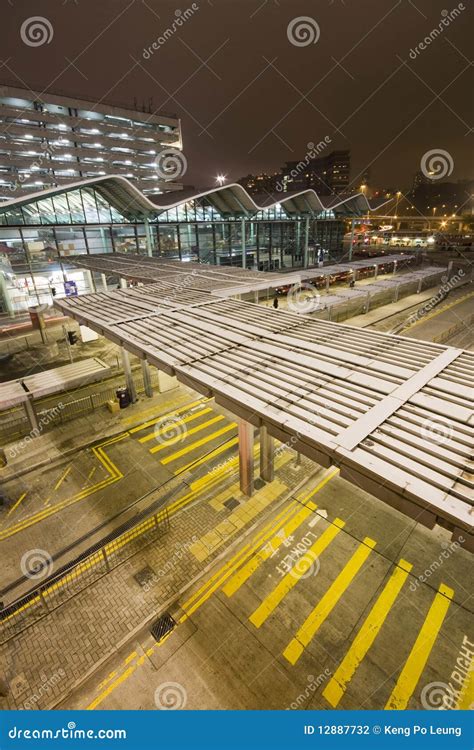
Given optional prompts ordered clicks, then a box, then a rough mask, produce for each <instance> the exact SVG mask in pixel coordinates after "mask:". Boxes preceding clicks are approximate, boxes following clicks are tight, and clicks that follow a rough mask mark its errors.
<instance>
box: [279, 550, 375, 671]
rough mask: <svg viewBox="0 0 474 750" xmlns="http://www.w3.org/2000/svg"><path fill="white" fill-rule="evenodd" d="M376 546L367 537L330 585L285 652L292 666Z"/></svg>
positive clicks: (284, 654)
mask: <svg viewBox="0 0 474 750" xmlns="http://www.w3.org/2000/svg"><path fill="white" fill-rule="evenodd" d="M375 545H376V542H374V540H373V539H370V538H369V537H365V539H364V540H363V542H362V544H360V545H359V547H358V548H357V549H356V551H355V552H354V554H353V555H352V557H351V559H350V560H349V562H348V563H347V564H346V565H345V566H344V567H343V569H342V570H341V572H340V573H339V575H338V576H337V578H336V580H335V581H334V582H333V583H332V584H331V585H330V587H329V588H328V590H327V591H326V593H325V594H324V596H323V597H322V599H320V601H319V602H318V604H317V605H316V607H315V608H314V609H313V611H312V612H311V614H310V615H309V616H308V617H307V618H306V620H305V621H304V623H303V625H302V626H301V627H300V629H299V630H298V632H297V633H296V636H295V637H294V638H293V639H292V640H291V641H290V643H289V644H288V646H287V647H286V648H285V650H284V651H283V656H284V657H285V659H287V660H288V661H289V662H290V664H296V662H297V661H298V659H299V658H300V656H301V654H302V653H303V651H304V649H305V648H306V646H308V645H309V644H310V643H311V641H312V640H313V638H314V636H315V635H316V633H317V632H318V630H319V628H320V627H321V625H322V624H323V622H324V621H325V620H326V618H327V617H328V615H329V614H330V613H331V612H332V610H333V609H334V607H335V606H336V604H337V603H338V601H339V599H340V598H341V596H342V594H343V593H344V591H345V590H346V589H347V588H348V586H349V585H350V583H351V582H352V580H353V579H354V577H355V576H356V575H357V573H358V572H359V570H360V569H361V567H362V565H363V564H364V562H365V561H366V560H367V558H368V556H369V555H370V553H371V552H372V550H373V548H374V547H375Z"/></svg>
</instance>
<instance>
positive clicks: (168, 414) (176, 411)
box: [124, 398, 208, 434]
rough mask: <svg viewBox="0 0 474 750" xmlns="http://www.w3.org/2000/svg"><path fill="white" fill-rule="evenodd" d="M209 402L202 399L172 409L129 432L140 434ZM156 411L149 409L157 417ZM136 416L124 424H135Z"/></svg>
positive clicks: (125, 420)
mask: <svg viewBox="0 0 474 750" xmlns="http://www.w3.org/2000/svg"><path fill="white" fill-rule="evenodd" d="M207 400H208V399H202V398H200V399H199V400H198V401H192V402H191V403H190V404H185V405H184V406H181V407H179V408H178V409H172V410H171V411H168V412H166V414H160V415H159V416H158V417H157V416H154V417H153V419H150V420H148V421H147V422H143V424H139V425H137V427H132V428H131V429H130V430H129V432H130V433H131V434H134V433H135V432H140V431H141V430H146V429H147V427H151V426H152V425H154V424H156V423H157V422H159V421H160V420H162V419H166V417H171V416H174V415H175V414H182V413H183V411H188V410H189V409H192V408H193V406H198V404H202V403H204V401H207ZM156 409H157V407H155V409H148V411H149V412H150V411H155V415H156ZM143 413H144V414H146V412H143ZM136 416H137V415H135V417H131V418H129V419H124V422H125V423H126V422H134V421H135V419H136Z"/></svg>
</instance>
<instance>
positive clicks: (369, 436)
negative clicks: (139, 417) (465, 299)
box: [54, 281, 474, 547]
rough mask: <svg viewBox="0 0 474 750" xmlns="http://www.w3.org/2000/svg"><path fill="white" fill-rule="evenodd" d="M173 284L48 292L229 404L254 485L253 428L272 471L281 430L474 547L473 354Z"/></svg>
mask: <svg viewBox="0 0 474 750" xmlns="http://www.w3.org/2000/svg"><path fill="white" fill-rule="evenodd" d="M165 289H166V282H165V281H163V282H161V284H150V285H147V286H145V287H140V288H137V289H131V290H117V291H115V292H111V293H103V294H97V295H87V296H82V297H76V298H70V299H56V300H55V301H54V304H55V306H56V307H57V308H59V309H61V310H62V311H63V312H64V313H65V314H66V315H69V316H71V317H72V318H74V319H75V320H77V321H78V322H80V323H85V324H87V325H88V326H90V327H91V328H93V329H94V330H96V331H97V332H98V333H100V334H102V335H104V336H106V337H107V338H108V339H110V340H112V341H114V342H116V343H117V344H119V345H120V346H122V347H123V350H124V351H125V352H126V353H127V352H132V353H133V354H136V355H137V356H139V357H141V358H145V359H146V361H148V362H149V363H150V364H152V365H155V366H156V367H158V368H160V369H162V370H164V371H165V372H167V373H168V374H170V375H175V376H176V377H177V378H178V380H179V381H181V382H182V383H184V384H186V385H188V386H190V387H192V388H194V389H195V390H196V391H198V392H199V393H202V394H203V395H205V396H208V397H214V398H215V399H216V401H217V402H218V403H220V404H222V405H223V406H225V407H226V408H228V409H229V410H230V411H231V412H232V413H234V414H235V415H236V416H237V417H238V418H239V420H240V421H239V448H240V469H241V488H242V490H243V491H244V492H246V493H247V494H251V493H252V490H253V462H252V461H251V456H252V455H253V440H254V427H258V428H259V429H260V439H261V452H260V453H261V474H262V476H263V477H264V478H265V477H266V476H271V468H272V465H273V438H276V439H278V440H279V441H281V442H284V443H285V442H286V443H289V444H291V445H292V446H293V447H294V448H295V449H296V450H298V451H299V452H301V453H303V454H304V455H307V456H308V457H310V458H311V459H313V460H314V461H316V462H317V463H319V464H320V465H322V466H330V465H331V464H335V465H337V466H339V467H340V469H341V475H342V476H343V477H344V478H346V479H347V480H348V481H349V482H353V483H354V484H356V485H358V486H360V487H361V488H363V489H365V490H366V491H368V492H370V493H371V494H373V495H375V496H376V497H378V498H380V499H381V500H383V501H384V502H387V503H389V504H390V505H392V506H393V507H395V508H397V509H399V510H400V511H401V512H403V513H405V514H407V515H409V516H411V517H412V518H414V519H416V520H417V521H419V522H420V523H423V524H425V525H426V526H428V527H430V528H431V527H433V526H434V525H435V524H436V523H439V524H442V525H443V526H446V527H448V528H449V529H450V530H451V531H452V532H453V537H454V538H456V539H461V537H462V538H463V539H464V546H471V547H472V545H473V536H472V517H473V509H472V505H473V498H474V483H473V445H474V414H473V407H474V391H473V388H472V385H473V382H474V354H472V353H469V352H466V351H464V350H462V349H457V348H454V347H446V346H442V345H438V344H431V343H427V342H424V341H414V340H412V339H409V338H404V337H399V336H393V335H389V334H384V333H379V332H375V331H369V330H361V329H360V328H353V327H351V326H347V325H340V324H335V323H331V322H327V321H322V320H314V319H313V318H311V317H309V316H304V315H298V314H294V313H290V312H286V311H281V310H274V309H267V308H262V307H259V306H257V305H254V304H252V303H248V302H242V301H239V300H235V299H225V300H223V299H219V298H216V296H215V295H213V294H212V293H211V291H210V290H207V291H202V290H199V289H197V290H195V289H186V290H184V291H180V290H179V289H177V288H174V291H173V293H172V294H169V296H166V291H165ZM170 289H172V285H170V286H169V287H168V291H169V290H170Z"/></svg>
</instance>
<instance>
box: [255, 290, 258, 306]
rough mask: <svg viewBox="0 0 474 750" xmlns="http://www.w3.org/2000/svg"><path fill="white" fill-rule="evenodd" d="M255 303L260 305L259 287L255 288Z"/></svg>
mask: <svg viewBox="0 0 474 750" xmlns="http://www.w3.org/2000/svg"><path fill="white" fill-rule="evenodd" d="M255 303H256V304H257V305H258V289H256V290H255Z"/></svg>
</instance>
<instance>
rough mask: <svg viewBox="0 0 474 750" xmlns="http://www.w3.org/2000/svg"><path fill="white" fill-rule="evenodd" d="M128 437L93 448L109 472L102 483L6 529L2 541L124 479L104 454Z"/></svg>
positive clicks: (0, 538)
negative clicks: (110, 447)
mask: <svg viewBox="0 0 474 750" xmlns="http://www.w3.org/2000/svg"><path fill="white" fill-rule="evenodd" d="M127 436H128V433H123V434H122V435H119V436H118V437H115V438H112V439H111V440H106V441H105V442H104V443H101V444H100V445H98V446H96V447H95V448H93V453H94V455H95V456H96V458H97V459H98V460H99V461H100V463H101V464H102V465H103V466H104V468H105V469H106V471H107V474H108V476H107V477H106V479H102V480H101V481H100V482H98V483H97V484H94V485H92V486H91V487H89V488H88V489H86V490H81V491H80V492H78V493H76V494H75V495H72V497H70V498H66V499H65V500H62V501H61V502H59V503H56V504H55V505H53V506H51V507H46V508H45V509H44V510H40V511H38V513H34V514H33V515H31V516H29V517H28V518H25V519H23V520H22V521H19V522H18V523H17V524H15V525H13V526H10V527H9V528H8V529H5V531H0V540H3V539H7V538H8V537H10V536H13V535H14V534H17V533H18V532H19V531H23V530H24V529H26V528H28V527H29V526H33V525H34V524H35V523H39V521H42V520H44V519H45V518H48V516H51V515H53V514H55V513H57V512H58V511H60V510H63V509H64V508H67V507H68V506H69V505H73V504H74V503H77V502H79V501H80V500H84V498H86V497H88V496H89V495H92V494H93V493H94V492H98V490H101V489H103V488H105V487H107V486H108V485H109V484H113V483H114V482H117V481H118V480H119V479H122V477H123V474H122V473H121V472H120V471H119V470H118V469H117V467H116V466H115V464H114V463H113V462H112V461H111V460H110V458H109V457H108V456H107V455H106V454H105V453H104V451H103V447H106V446H108V445H111V444H112V443H117V442H119V440H123V439H124V438H125V437H127ZM48 500H49V498H48Z"/></svg>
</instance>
